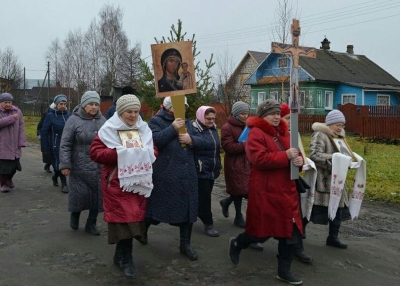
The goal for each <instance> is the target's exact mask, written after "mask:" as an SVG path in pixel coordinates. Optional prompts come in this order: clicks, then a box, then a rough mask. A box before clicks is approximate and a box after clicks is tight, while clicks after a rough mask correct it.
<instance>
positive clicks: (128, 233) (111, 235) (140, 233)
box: [108, 221, 146, 244]
mask: <svg viewBox="0 0 400 286" xmlns="http://www.w3.org/2000/svg"><path fill="white" fill-rule="evenodd" d="M145 233H146V224H145V222H144V221H141V222H131V223H111V222H109V223H108V243H109V244H114V243H117V242H118V241H120V240H123V239H130V238H136V239H139V240H141V239H143V238H144V235H145Z"/></svg>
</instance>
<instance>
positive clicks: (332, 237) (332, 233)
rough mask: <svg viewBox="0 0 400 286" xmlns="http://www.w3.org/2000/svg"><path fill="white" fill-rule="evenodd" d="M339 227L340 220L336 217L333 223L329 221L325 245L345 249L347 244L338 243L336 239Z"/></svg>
mask: <svg viewBox="0 0 400 286" xmlns="http://www.w3.org/2000/svg"><path fill="white" fill-rule="evenodd" d="M340 225H341V220H340V219H338V218H337V217H336V218H335V219H334V220H333V221H329V236H328V237H327V239H326V245H328V246H333V247H337V248H341V249H347V244H345V243H342V242H340V240H339V238H338V237H339V228H340Z"/></svg>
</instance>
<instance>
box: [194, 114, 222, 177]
mask: <svg viewBox="0 0 400 286" xmlns="http://www.w3.org/2000/svg"><path fill="white" fill-rule="evenodd" d="M192 124H193V127H194V128H195V130H196V131H197V132H198V133H199V134H200V135H201V136H202V137H203V140H204V144H205V146H204V149H203V150H198V151H196V152H195V153H194V157H195V164H196V169H197V177H198V178H199V179H206V180H215V179H217V178H218V177H219V175H220V173H221V155H220V145H221V143H220V141H219V136H218V131H217V129H216V128H215V126H214V127H211V128H207V127H205V126H204V125H203V124H202V123H201V122H200V121H198V120H197V119H196V120H193V122H192Z"/></svg>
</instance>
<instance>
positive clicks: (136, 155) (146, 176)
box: [90, 94, 155, 278]
mask: <svg viewBox="0 0 400 286" xmlns="http://www.w3.org/2000/svg"><path fill="white" fill-rule="evenodd" d="M139 110H140V101H139V99H138V98H137V97H136V96H135V95H133V94H127V95H123V96H121V97H120V98H119V99H118V100H117V105H116V112H115V113H114V115H113V116H112V117H111V118H110V119H108V120H107V122H106V123H105V124H104V125H103V126H102V127H101V129H100V131H99V135H98V136H96V137H95V139H94V140H93V143H92V146H91V148H90V158H91V159H92V160H93V161H95V162H97V163H99V164H102V170H101V185H102V188H101V189H102V194H103V206H104V220H105V221H106V222H107V223H108V243H110V244H114V243H116V244H117V245H116V248H115V255H114V264H115V265H117V266H118V267H119V268H120V269H121V270H122V271H123V273H124V275H125V276H126V277H129V278H135V277H136V273H135V269H134V265H133V261H132V240H133V238H135V239H138V240H139V241H144V239H145V233H146V227H145V223H144V219H145V214H146V198H147V197H149V196H150V194H151V191H152V189H153V183H152V174H153V168H152V163H153V162H154V161H155V156H154V149H153V138H152V133H151V130H150V128H149V127H148V125H147V123H146V122H144V121H143V120H142V118H141V117H140V116H139ZM126 132H138V134H139V136H140V139H141V141H142V142H141V143H142V144H141V146H142V147H133V148H125V147H124V146H123V144H122V140H123V138H122V136H124V135H123V134H125V133H126Z"/></svg>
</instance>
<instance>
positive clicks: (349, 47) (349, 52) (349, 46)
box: [346, 45, 354, 55]
mask: <svg viewBox="0 0 400 286" xmlns="http://www.w3.org/2000/svg"><path fill="white" fill-rule="evenodd" d="M353 48H354V47H353V45H347V51H346V52H347V53H348V54H351V55H352V54H354V50H353Z"/></svg>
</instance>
